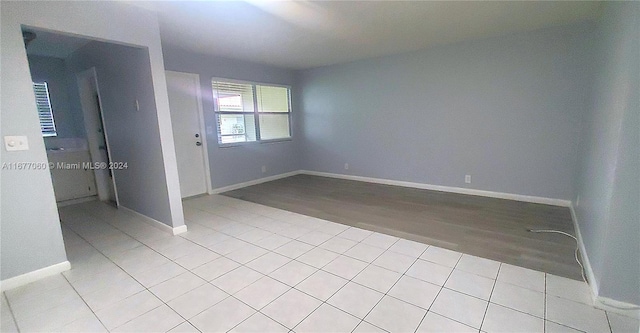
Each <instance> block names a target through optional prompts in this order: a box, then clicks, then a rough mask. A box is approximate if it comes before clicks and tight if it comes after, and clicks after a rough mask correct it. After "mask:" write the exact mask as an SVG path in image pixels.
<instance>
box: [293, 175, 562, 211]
mask: <svg viewBox="0 0 640 333" xmlns="http://www.w3.org/2000/svg"><path fill="white" fill-rule="evenodd" d="M299 173H301V174H305V175H312V176H321V177H331V178H339V179H347V180H356V181H361V182H367V183H375V184H384V185H395V186H403V187H411V188H418V189H423V190H432V191H441V192H451V193H459V194H468V195H477V196H481V197H490V198H498V199H507V200H515V201H523V202H531V203H538V204H545V205H553V206H561V207H571V201H570V200H563V199H554V198H545V197H536V196H529V195H521V194H513V193H503V192H493V191H484V190H476V189H471V188H462V187H452V186H442V185H431V184H424V183H414V182H406V181H400V180H391V179H383V178H372V177H362V176H352V175H343V174H338V173H329V172H319V171H309V170H300V171H299Z"/></svg>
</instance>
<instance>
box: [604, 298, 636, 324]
mask: <svg viewBox="0 0 640 333" xmlns="http://www.w3.org/2000/svg"><path fill="white" fill-rule="evenodd" d="M593 306H594V307H596V308H598V309H601V310H605V311H608V312H613V313H617V314H620V315H623V316H627V317H631V318H635V319H640V307H638V305H637V304H631V303H627V302H621V301H616V300H614V299H611V298H608V297H602V296H598V297H596V298H595V300H594V301H593Z"/></svg>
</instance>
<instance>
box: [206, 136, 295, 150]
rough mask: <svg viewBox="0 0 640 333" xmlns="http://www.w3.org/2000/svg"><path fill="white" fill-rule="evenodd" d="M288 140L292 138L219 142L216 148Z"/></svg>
mask: <svg viewBox="0 0 640 333" xmlns="http://www.w3.org/2000/svg"><path fill="white" fill-rule="evenodd" d="M288 141H293V138H283V139H271V140H261V141H250V142H234V143H219V144H218V148H235V147H244V146H253V145H261V144H269V143H280V142H288Z"/></svg>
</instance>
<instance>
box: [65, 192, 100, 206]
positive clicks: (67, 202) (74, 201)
mask: <svg viewBox="0 0 640 333" xmlns="http://www.w3.org/2000/svg"><path fill="white" fill-rule="evenodd" d="M95 200H98V196H97V195H92V196H90V197H84V198H77V199H69V200H64V201H58V202H57V203H56V204H57V205H58V208H60V207H65V206H69V205H75V204H79V203H83V202H89V201H95Z"/></svg>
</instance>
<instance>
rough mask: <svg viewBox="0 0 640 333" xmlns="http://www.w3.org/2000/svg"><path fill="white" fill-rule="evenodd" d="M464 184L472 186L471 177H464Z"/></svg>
mask: <svg viewBox="0 0 640 333" xmlns="http://www.w3.org/2000/svg"><path fill="white" fill-rule="evenodd" d="M464 182H465V183H467V184H471V175H464Z"/></svg>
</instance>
